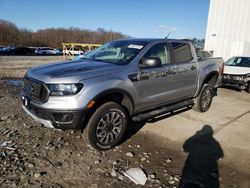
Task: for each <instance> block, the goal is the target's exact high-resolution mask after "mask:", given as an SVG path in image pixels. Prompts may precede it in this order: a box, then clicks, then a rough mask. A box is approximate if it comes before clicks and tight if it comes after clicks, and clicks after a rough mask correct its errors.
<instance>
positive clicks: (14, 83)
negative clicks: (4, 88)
mask: <svg viewBox="0 0 250 188" xmlns="http://www.w3.org/2000/svg"><path fill="white" fill-rule="evenodd" d="M0 84H4V85H8V86H22V85H23V80H0Z"/></svg>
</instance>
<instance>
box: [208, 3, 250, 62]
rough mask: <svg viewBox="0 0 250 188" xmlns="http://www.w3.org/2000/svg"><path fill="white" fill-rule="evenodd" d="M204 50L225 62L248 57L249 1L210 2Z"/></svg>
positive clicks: (249, 44)
mask: <svg viewBox="0 0 250 188" xmlns="http://www.w3.org/2000/svg"><path fill="white" fill-rule="evenodd" d="M204 49H205V50H208V51H213V54H214V56H215V57H223V58H224V60H225V61H226V60H227V59H229V58H230V57H232V56H237V55H241V56H250V0H210V6H209V15H208V23H207V31H206V41H205V48H204Z"/></svg>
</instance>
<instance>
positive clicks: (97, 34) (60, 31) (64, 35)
mask: <svg viewBox="0 0 250 188" xmlns="http://www.w3.org/2000/svg"><path fill="white" fill-rule="evenodd" d="M128 37H129V36H128V35H124V34H122V33H120V32H114V31H107V30H105V29H103V28H98V29H97V30H95V31H93V30H88V29H80V28H75V27H70V28H48V29H40V30H38V31H31V30H28V29H25V28H18V27H17V26H16V25H15V24H14V23H12V22H9V21H6V20H0V45H2V46H17V47H20V46H35V47H38V46H50V47H54V48H61V47H62V43H63V42H65V43H67V42H72V43H73V42H75V43H92V44H103V43H105V42H107V41H111V40H116V39H123V38H128Z"/></svg>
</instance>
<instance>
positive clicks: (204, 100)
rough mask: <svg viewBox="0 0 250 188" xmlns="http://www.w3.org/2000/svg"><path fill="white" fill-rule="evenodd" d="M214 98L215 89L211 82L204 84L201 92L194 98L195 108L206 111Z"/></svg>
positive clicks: (198, 110) (195, 109)
mask: <svg viewBox="0 0 250 188" xmlns="http://www.w3.org/2000/svg"><path fill="white" fill-rule="evenodd" d="M212 100H213V90H212V88H211V86H210V85H209V84H204V85H203V87H202V89H201V91H200V94H199V95H198V97H197V98H195V99H194V106H193V110H194V111H196V112H206V111H208V110H209V108H210V106H211V103H212Z"/></svg>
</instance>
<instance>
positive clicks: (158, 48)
mask: <svg viewBox="0 0 250 188" xmlns="http://www.w3.org/2000/svg"><path fill="white" fill-rule="evenodd" d="M150 57H157V58H160V60H161V63H162V65H165V64H169V63H170V53H169V48H168V45H167V43H159V44H156V45H154V46H152V47H151V48H150V49H149V50H148V51H147V52H146V54H145V55H144V56H143V58H144V59H147V58H150Z"/></svg>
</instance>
